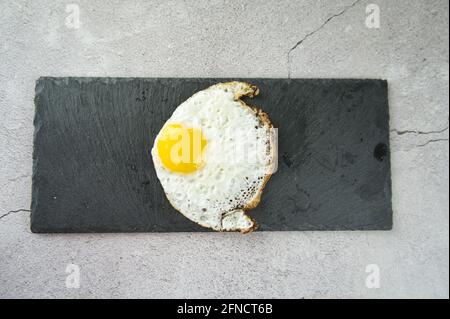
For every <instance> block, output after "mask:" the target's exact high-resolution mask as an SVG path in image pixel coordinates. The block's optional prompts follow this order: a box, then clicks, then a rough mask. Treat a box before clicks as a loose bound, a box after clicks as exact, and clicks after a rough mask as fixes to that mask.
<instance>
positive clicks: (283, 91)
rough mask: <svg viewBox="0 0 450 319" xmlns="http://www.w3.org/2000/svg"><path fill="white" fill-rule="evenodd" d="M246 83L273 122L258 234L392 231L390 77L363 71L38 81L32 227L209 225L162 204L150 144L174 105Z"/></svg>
mask: <svg viewBox="0 0 450 319" xmlns="http://www.w3.org/2000/svg"><path fill="white" fill-rule="evenodd" d="M230 80H244V81H246V82H250V83H252V84H255V85H257V86H258V87H259V89H260V95H259V96H257V97H256V98H254V99H246V102H247V103H249V104H251V105H255V106H258V107H260V108H262V109H263V110H264V111H265V112H267V113H268V114H269V116H270V119H271V121H272V122H273V124H274V126H275V127H276V128H277V129H278V154H279V159H278V170H277V172H276V173H275V174H274V175H273V176H272V178H271V179H270V181H269V183H268V184H267V187H266V189H265V190H264V193H263V196H262V200H261V203H260V204H259V206H258V207H257V208H256V209H254V210H252V211H251V212H250V214H251V215H252V216H253V217H254V219H255V220H256V221H257V222H258V224H259V225H260V228H259V231H301V230H303V231H304V230H389V229H391V228H392V206H391V174H390V156H389V107H388V88H387V82H386V81H383V80H361V79H354V80H352V79H260V78H258V79H223V78H218V79H213V78H52V77H42V78H40V79H39V80H38V81H37V83H36V97H35V106H36V111H35V119H34V125H35V136H34V152H33V186H32V202H31V230H32V231H33V232H36V233H56V232H57V233H73V232H81V233H82V232H192V231H207V229H204V228H202V227H200V226H198V225H196V224H194V223H193V222H191V221H190V220H188V219H187V218H185V217H184V216H182V215H181V214H180V213H178V212H177V211H176V210H175V209H174V208H172V206H171V205H170V204H169V202H168V200H167V199H166V197H165V194H164V192H163V189H162V187H161V184H160V183H159V181H158V179H157V177H156V174H155V170H154V168H153V162H152V159H151V156H150V150H151V148H152V146H153V141H154V138H155V136H156V134H157V133H158V132H159V130H160V129H161V127H162V126H163V124H164V122H165V121H166V120H167V119H168V118H169V117H170V115H171V114H172V112H173V111H174V110H175V108H176V107H177V106H178V105H179V104H180V103H182V102H183V101H185V100H186V99H187V98H189V97H190V96H191V95H193V94H194V93H195V92H197V91H200V90H203V89H205V88H207V87H208V86H210V85H213V84H215V83H217V82H226V81H230Z"/></svg>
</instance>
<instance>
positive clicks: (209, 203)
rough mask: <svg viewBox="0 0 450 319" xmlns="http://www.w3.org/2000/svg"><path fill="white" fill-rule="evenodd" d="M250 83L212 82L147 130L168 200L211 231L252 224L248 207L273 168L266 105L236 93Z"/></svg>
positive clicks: (248, 91) (248, 89)
mask: <svg viewBox="0 0 450 319" xmlns="http://www.w3.org/2000/svg"><path fill="white" fill-rule="evenodd" d="M258 92H259V91H258V88H257V87H256V86H254V85H250V84H248V83H243V82H228V83H218V84H216V85H213V86H211V87H209V88H207V89H205V90H203V91H199V92H197V93H195V94H194V95H193V96H191V97H190V98H189V99H187V100H186V101H185V102H183V103H182V104H180V105H179V106H178V107H177V108H176V110H175V111H174V112H173V114H172V116H171V117H170V118H169V119H168V120H167V122H166V123H165V124H164V126H163V127H162V129H161V131H160V132H159V133H158V135H157V136H156V138H155V141H154V145H153V148H152V151H151V154H152V159H153V163H154V166H155V171H156V174H157V176H158V179H159V180H160V182H161V185H162V187H163V189H164V192H165V194H166V196H167V199H168V200H169V202H170V203H171V204H172V206H173V207H174V208H175V209H176V210H178V211H179V212H180V213H182V214H183V215H184V216H186V217H187V218H189V219H190V220H192V221H194V222H195V223H197V224H199V225H201V226H204V227H209V228H212V229H214V230H217V231H241V232H243V233H245V232H250V231H252V230H254V229H256V227H257V224H256V222H255V221H254V220H253V219H252V218H251V217H250V216H249V215H247V213H246V212H247V210H250V209H252V208H254V207H256V206H257V205H258V203H259V201H260V197H261V193H262V191H263V188H264V187H265V185H266V183H267V181H268V179H269V178H270V176H271V174H272V172H273V171H274V168H275V165H276V163H275V159H276V150H275V134H274V130H273V127H272V124H271V123H270V121H269V118H268V116H267V114H266V113H264V112H262V111H261V110H259V109H256V108H252V107H250V106H248V105H246V104H245V103H244V102H243V101H242V100H241V99H240V98H241V97H242V96H248V97H253V96H255V95H257V94H258Z"/></svg>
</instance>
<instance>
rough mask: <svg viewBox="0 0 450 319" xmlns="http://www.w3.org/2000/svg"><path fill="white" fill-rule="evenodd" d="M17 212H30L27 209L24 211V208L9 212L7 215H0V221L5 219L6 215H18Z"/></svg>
mask: <svg viewBox="0 0 450 319" xmlns="http://www.w3.org/2000/svg"><path fill="white" fill-rule="evenodd" d="M19 212H28V213H30V212H31V211H30V210H29V209H25V208H21V209H17V210H10V211H9V212H7V213H5V214H3V215H1V216H0V219H2V218H4V217H6V216H8V215H11V214H15V213H19Z"/></svg>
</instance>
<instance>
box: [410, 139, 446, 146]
mask: <svg viewBox="0 0 450 319" xmlns="http://www.w3.org/2000/svg"><path fill="white" fill-rule="evenodd" d="M436 142H448V138H437V139H434V140H429V141H426V142H425V143H423V144H418V145H416V147H415V148H419V147H424V146H427V145H428V144H430V143H436Z"/></svg>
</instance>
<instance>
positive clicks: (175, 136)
mask: <svg viewBox="0 0 450 319" xmlns="http://www.w3.org/2000/svg"><path fill="white" fill-rule="evenodd" d="M206 144H207V140H206V139H205V138H204V136H203V134H202V131H201V130H200V129H197V128H186V127H184V126H183V125H181V124H168V125H166V126H164V127H163V129H162V130H161V133H160V137H159V138H158V142H157V149H158V155H159V158H160V159H161V162H162V165H163V166H164V167H165V168H166V169H168V170H169V171H171V172H175V173H192V172H195V171H196V170H198V169H199V168H200V167H201V166H202V165H203V159H202V155H203V150H204V149H205V146H206Z"/></svg>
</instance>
